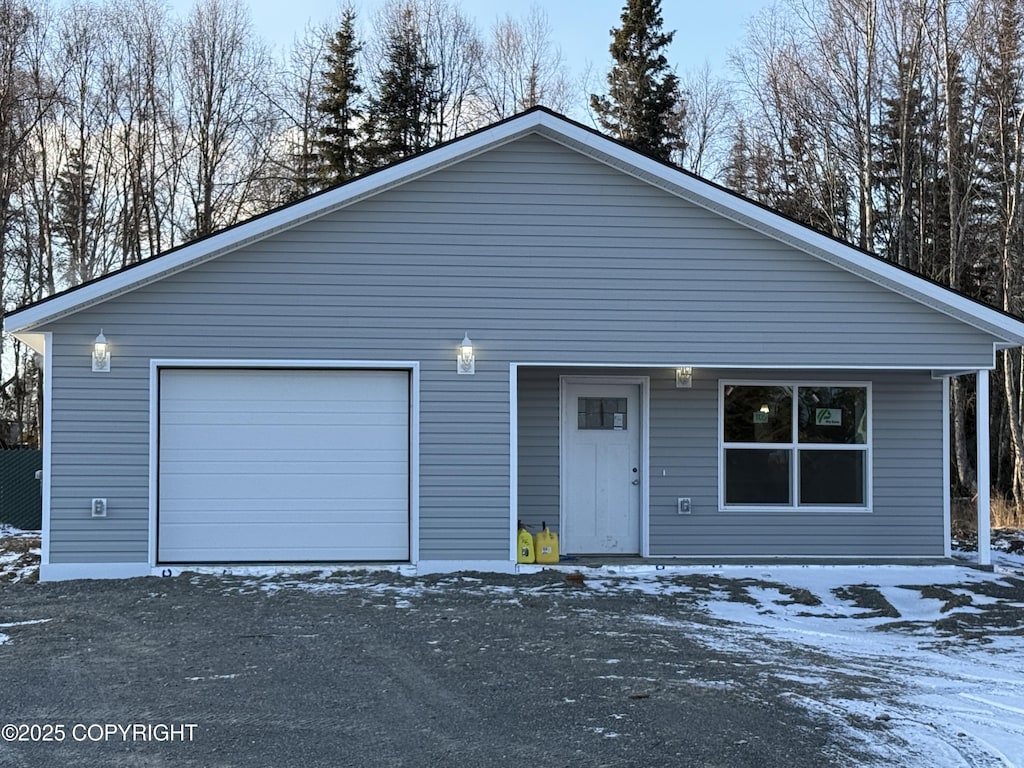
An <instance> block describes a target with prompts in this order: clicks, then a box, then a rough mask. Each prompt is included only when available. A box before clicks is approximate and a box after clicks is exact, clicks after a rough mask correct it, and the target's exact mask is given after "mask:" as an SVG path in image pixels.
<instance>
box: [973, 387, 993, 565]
mask: <svg viewBox="0 0 1024 768" xmlns="http://www.w3.org/2000/svg"><path fill="white" fill-rule="evenodd" d="M988 383H989V382H988V371H978V382H977V394H976V396H975V403H976V409H977V415H976V417H975V420H974V421H975V435H976V438H975V443H976V445H975V447H976V449H977V456H976V460H975V466H976V470H975V474H976V477H977V485H978V505H977V513H978V565H992V508H991V505H990V494H991V491H992V477H991V470H990V467H989V461H990V459H989V457H990V455H991V443H990V440H991V438H990V436H989V422H990V415H989V386H988Z"/></svg>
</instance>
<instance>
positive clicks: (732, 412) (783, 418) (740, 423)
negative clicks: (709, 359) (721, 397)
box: [724, 385, 793, 443]
mask: <svg viewBox="0 0 1024 768" xmlns="http://www.w3.org/2000/svg"><path fill="white" fill-rule="evenodd" d="M724 413H725V425H724V426H725V441H726V442H727V443H791V442H793V388H792V387H764V386H759V387H753V386H750V387H747V386H742V387H741V386H732V385H728V386H726V388H725V409H724Z"/></svg>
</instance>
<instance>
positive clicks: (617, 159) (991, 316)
mask: <svg viewBox="0 0 1024 768" xmlns="http://www.w3.org/2000/svg"><path fill="white" fill-rule="evenodd" d="M544 118H545V119H543V120H542V121H541V130H540V133H541V134H542V135H544V136H545V137H547V138H549V139H551V140H553V141H556V142H558V143H561V144H563V145H565V146H567V147H569V148H571V149H576V150H577V151H581V152H583V153H584V154H586V155H588V156H589V157H592V158H593V159H595V160H598V161H599V162H604V163H605V164H607V165H610V166H612V167H613V168H616V169H617V170H620V171H623V172H624V173H627V174H629V175H631V176H634V177H636V178H637V179H640V180H641V181H645V182H647V183H649V184H653V185H654V186H656V187H658V188H660V189H663V190H665V191H666V192H669V193H670V194H674V195H676V196H678V197H682V198H683V199H685V200H687V201H689V202H691V203H693V204H694V205H698V206H700V207H702V208H706V209H708V210H710V211H712V212H713V213H717V214H718V215H720V216H723V217H724V218H727V219H730V220H732V221H735V222H736V223H738V224H741V225H743V226H745V227H747V228H749V229H754V230H756V231H758V232H761V233H762V234H765V235H767V236H769V237H771V238H773V239H775V240H780V241H782V242H784V243H786V244H787V245H790V246H792V247H794V248H797V249H798V250H801V251H804V252H805V253H808V254H810V255H812V256H815V257H817V258H819V259H821V260H822V261H825V262H828V263H830V264H833V265H834V266H837V267H839V268H841V269H844V270H846V271H848V272H852V273H853V274H856V275H858V276H860V277H863V278H864V279H866V280H869V281H871V282H873V283H876V284H877V285H880V286H882V287H883V288H888V289H889V290H892V291H895V292H897V293H899V294H901V295H903V296H906V297H907V298H909V299H913V300H914V301H917V302H918V303H920V304H924V305H926V306H928V307H931V308H932V309H935V310H937V311H939V312H941V313H943V314H946V315H949V316H950V317H953V318H955V319H957V320H960V321H962V322H964V323H967V324H968V325H971V326H973V327H975V328H977V329H979V330H982V331H984V332H986V333H990V334H992V335H993V336H996V337H997V338H999V339H1000V340H1002V341H1004V342H1007V343H1009V344H1010V345H1011V346H1021V345H1024V322H1022V321H1020V320H1015V319H1013V318H1010V317H1007V316H1006V315H1003V314H1002V313H1000V312H996V311H995V310H992V309H989V308H988V307H986V306H985V305H983V304H980V303H978V302H976V301H973V300H972V299H968V298H966V297H964V296H961V295H959V294H958V293H956V292H954V291H952V290H949V289H948V288H944V287H942V286H940V285H936V284H934V283H931V282H929V281H928V280H925V279H924V278H921V277H918V276H916V275H914V274H911V273H909V272H906V271H904V270H902V269H900V268H899V267H896V266H895V265H893V264H889V263H888V262H886V261H883V260H882V259H880V258H876V257H874V256H870V255H868V254H866V253H864V252H862V251H860V250H858V249H856V248H854V247H852V246H849V245H846V244H844V243H842V242H840V241H838V240H834V239H833V238H831V237H828V236H827V235H823V234H821V233H819V232H816V231H815V230H813V229H810V228H808V227H805V226H804V225H802V224H799V223H797V222H795V221H793V220H791V219H788V218H786V217H785V216H783V215H781V214H778V213H775V212H773V211H771V210H769V209H767V208H764V207H762V206H760V205H758V204H756V203H754V202H752V201H749V200H746V199H744V198H743V197H740V196H738V195H734V194H732V193H731V192H728V191H727V190H725V189H723V188H721V187H719V186H717V185H716V184H714V183H712V182H709V181H706V180H704V179H701V178H698V177H696V176H693V175H690V174H688V173H685V172H682V171H679V170H677V169H675V168H673V167H671V166H668V165H665V164H663V163H660V162H658V161H657V160H654V159H652V158H649V157H646V156H644V155H641V154H638V153H636V152H634V151H633V150H630V149H628V148H627V147H624V146H622V145H620V144H617V143H616V142H614V141H610V140H607V139H605V138H604V137H601V136H595V135H594V134H593V133H591V132H590V131H589V130H587V129H585V128H583V127H582V126H579V125H575V124H572V123H566V122H564V121H562V120H560V119H559V118H557V117H555V116H554V115H548V114H546V115H544Z"/></svg>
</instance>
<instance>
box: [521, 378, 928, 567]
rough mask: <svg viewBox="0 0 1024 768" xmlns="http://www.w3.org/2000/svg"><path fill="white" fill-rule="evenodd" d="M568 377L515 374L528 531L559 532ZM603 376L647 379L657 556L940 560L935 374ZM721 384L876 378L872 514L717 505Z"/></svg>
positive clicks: (652, 529) (652, 548)
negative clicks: (681, 379)
mask: <svg viewBox="0 0 1024 768" xmlns="http://www.w3.org/2000/svg"><path fill="white" fill-rule="evenodd" d="M565 372H567V371H558V370H552V369H526V370H524V371H523V372H522V374H521V375H520V378H519V389H520V399H519V403H520V415H519V429H520V444H519V478H518V489H519V517H520V519H521V520H522V521H523V522H524V523H526V524H527V525H529V526H530V527H531V528H533V529H536V528H539V526H540V521H541V519H542V516H546V520H547V521H548V525H549V526H550V527H552V528H555V529H556V530H557V521H558V512H557V510H558V508H559V479H558V471H557V468H558V428H559V427H558V402H559V374H560V373H565ZM568 372H569V373H572V374H573V375H579V374H580V371H577V370H573V371H568ZM595 372H596V371H587V373H595ZM603 373H604V374H605V375H608V374H612V375H615V374H622V375H638V374H639V375H646V376H649V377H650V384H651V386H650V397H651V402H650V420H651V421H650V442H649V446H650V468H651V470H650V476H649V483H650V552H651V555H652V556H691V557H715V556H752V557H769V556H793V557H799V556H804V557H845V556H855V557H892V556H919V557H941V556H942V554H943V552H944V544H945V542H944V540H943V518H942V464H943V458H942V419H943V414H942V384H941V382H939V381H936V380H933V379H932V378H931V377H930V375H929V374H928V373H926V372H913V371H911V372H871V373H866V372H863V371H854V372H835V371H825V372H823V371H743V372H738V371H722V370H698V371H696V372H695V374H694V381H693V387H692V389H676V388H675V380H674V377H673V372H672V371H669V370H665V369H650V370H630V371H628V373H627V371H620V370H616V371H604V372H603ZM721 379H726V380H744V379H748V380H762V381H772V380H777V381H786V382H796V383H799V382H801V381H870V382H871V384H872V407H873V408H872V410H873V421H872V424H873V431H874V434H873V445H872V448H873V457H872V471H873V479H874V488H873V496H872V511H871V512H844V511H828V512H821V511H796V512H794V511H775V510H771V509H765V510H758V511H727V510H720V509H719V506H718V476H719V474H718V473H719V459H718V397H719V388H718V383H719V380H721ZM552 465H553V466H554V471H552ZM679 497H689V498H690V499H691V504H692V512H691V514H689V515H679V514H678V513H677V503H676V502H677V499H678V498H679ZM552 510H553V511H552Z"/></svg>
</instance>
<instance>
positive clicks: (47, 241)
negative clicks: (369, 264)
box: [0, 0, 1024, 504]
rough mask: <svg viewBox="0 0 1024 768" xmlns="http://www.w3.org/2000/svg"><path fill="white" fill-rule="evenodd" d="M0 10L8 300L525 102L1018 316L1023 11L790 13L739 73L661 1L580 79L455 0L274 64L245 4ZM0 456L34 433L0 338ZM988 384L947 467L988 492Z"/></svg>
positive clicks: (958, 426)
mask: <svg viewBox="0 0 1024 768" xmlns="http://www.w3.org/2000/svg"><path fill="white" fill-rule="evenodd" d="M55 2H56V0H0V260H2V263H0V267H2V270H0V275H2V280H3V283H2V286H0V287H2V295H3V303H4V307H5V308H7V309H10V308H12V307H14V306H20V305H22V304H24V303H27V302H29V301H34V300H37V299H40V298H43V297H45V296H48V295H50V294H52V293H54V292H55V291H57V290H60V289H62V288H65V287H68V286H72V285H76V284H79V283H81V282H83V281H86V280H89V279H92V278H95V277H97V276H100V275H102V274H105V273H106V272H109V271H110V270H112V269H116V268H119V267H121V266H124V265H128V264H131V263H134V262H137V261H139V260H140V259H143V258H146V257H149V256H152V255H154V254H156V253H158V252H161V251H163V250H166V249H167V248H169V247H172V246H175V245H178V244H180V243H182V242H185V241H187V240H189V239H191V238H194V237H197V236H201V235H204V234H207V233H209V232H212V231H215V230H217V229H219V228H222V227H224V226H227V225H230V224H232V223H235V222H237V221H239V220H242V219H245V218H248V217H250V216H251V215H253V214H256V213H259V212H261V211H264V210H267V209H268V208H271V207H273V206H276V205H279V204H281V203H283V202H288V201H290V200H294V199H298V198H301V197H303V196H305V195H308V194H310V193H312V192H315V191H317V190H319V189H322V188H324V187H326V186H329V185H332V184H334V183H337V182H340V181H344V180H346V179H348V178H352V177H353V176H356V175H359V174H361V173H364V172H366V171H369V170H372V169H374V168H378V167H382V166H384V165H386V164H388V163H390V162H393V161H395V160H398V159H401V158H402V157H406V156H409V155H412V154H415V153H416V152H419V151H421V150H423V149H425V148H427V147H430V146H433V145H435V144H438V143H440V142H443V141H447V140H449V139H452V138H454V137H456V136H458V135H461V134H463V133H465V132H468V131H470V130H473V129H476V128H478V127H481V126H483V125H486V124H489V123H491V122H493V121H495V120H497V119H501V118H504V117H507V116H509V115H511V114H515V113H516V112H519V111H521V110H523V109H526V108H528V107H530V106H533V105H535V104H544V105H546V106H549V107H551V108H553V109H555V110H557V111H561V112H565V113H567V114H569V115H570V116H572V117H575V118H577V119H580V120H582V121H583V122H587V123H592V124H594V125H595V126H596V127H598V128H599V129H600V130H603V131H605V132H607V133H609V134H610V135H612V136H614V137H615V138H618V139H620V140H623V141H625V142H627V143H629V144H631V145H633V146H635V147H637V148H638V149H640V150H641V151H644V152H646V153H648V154H651V155H653V156H655V157H658V158H661V159H665V160H668V161H670V162H673V163H676V164H678V165H680V166H682V167H684V168H686V169H688V170H692V171H694V172H697V173H700V174H703V175H705V176H708V177H710V178H713V179H715V180H717V181H719V182H720V183H722V184H724V185H726V186H727V187H729V188H731V189H733V190H735V191H737V192H739V193H741V194H744V195H746V196H749V197H751V198H753V199H755V200H758V201H760V202H763V203H765V204H766V205H768V206H770V207H773V208H776V209H778V210H780V211H782V212H783V213H785V214H787V215H789V216H792V217H794V218H796V219H798V220H800V221H803V222H805V223H808V224H810V225H811V226H814V227H816V228H818V229H821V230H823V231H825V232H827V233H830V234H832V235H834V236H835V237H837V238H841V239H843V240H846V241H848V242H850V243H852V244H854V245H857V246H860V247H862V248H866V249H870V250H873V251H875V252H876V253H878V254H879V255H881V256H882V257H883V258H885V259H888V260H890V261H892V262H894V263H896V264H899V265H901V266H903V267H906V268H908V269H911V270H914V271H916V272H918V273H921V274H923V275H925V276H927V277H929V278H932V279H934V280H936V281H938V282H940V283H942V284H944V285H948V286H950V287H952V288H954V289H956V290H959V291H962V292H964V293H966V294H968V295H970V296H973V297H975V298H978V299H981V300H982V301H985V302H987V303H989V304H991V305H993V306H996V307H999V308H1001V309H1004V310H1006V311H1008V312H1011V313H1013V314H1015V315H1018V316H1019V315H1021V313H1022V309H1024V307H1022V306H1021V304H1022V292H1024V291H1022V285H1021V283H1022V280H1024V276H1022V272H1024V271H1022V269H1021V268H1020V258H1019V255H1020V253H1021V245H1022V234H1024V228H1022V221H1021V211H1020V205H1019V201H1020V198H1021V193H1022V191H1024V178H1022V173H1024V171H1022V169H1021V154H1022V152H1024V92H1022V90H1024V86H1022V80H1024V77H1022V75H1024V20H1022V19H1024V0H788V1H787V0H783V2H782V3H780V4H779V5H778V6H776V7H775V8H774V9H773V10H771V11H769V12H766V13H764V14H762V15H761V16H759V17H757V18H756V19H754V20H753V21H752V22H751V24H750V27H749V30H748V35H747V39H746V41H745V43H744V45H743V46H742V47H741V49H740V50H738V51H736V52H735V55H734V56H733V61H732V74H730V75H727V76H726V77H725V78H721V79H720V78H716V77H713V76H712V75H711V74H710V73H709V72H708V71H707V69H705V70H703V71H698V72H684V73H677V72H676V71H675V70H674V69H673V67H672V64H671V62H669V61H668V60H667V58H666V56H667V46H668V44H669V43H670V42H671V41H672V39H673V35H678V36H679V40H678V41H677V42H682V43H683V44H685V38H686V37H688V36H692V35H700V34H701V30H700V29H682V30H665V29H663V24H662V18H661V11H660V0H624V6H623V12H622V15H621V17H620V18H619V19H609V27H613V28H612V29H611V30H610V32H611V34H610V36H609V40H608V41H602V42H610V47H609V53H610V57H609V61H608V62H606V63H604V65H606V66H608V67H609V70H608V73H607V78H606V79H605V80H601V79H600V78H599V77H593V76H590V75H585V76H584V77H581V78H578V79H576V78H573V77H572V76H571V75H570V73H569V70H568V68H567V66H566V64H565V62H564V61H563V59H562V57H561V55H560V52H559V49H558V46H557V41H555V40H553V38H552V36H551V32H550V29H549V27H548V25H547V21H546V19H545V18H544V15H543V13H542V12H540V11H539V10H533V11H531V13H530V14H529V15H528V16H526V17H525V18H519V19H517V18H513V17H510V16H506V17H504V18H500V19H498V20H497V21H496V22H495V23H494V24H493V25H492V26H491V28H490V29H489V30H487V31H486V32H481V31H480V29H479V28H478V27H477V26H476V25H475V24H474V23H473V22H472V21H471V20H470V19H469V18H468V17H467V16H466V15H465V14H464V13H463V11H462V10H461V8H460V7H459V6H458V4H457V0H391V1H390V2H388V3H386V4H385V5H384V6H383V8H382V9H381V11H380V12H379V13H377V14H375V15H374V16H373V17H372V18H360V17H359V16H358V15H357V13H356V12H355V11H354V10H352V9H351V8H348V9H343V10H342V12H341V14H340V16H339V18H338V19H337V20H336V21H335V22H333V23H330V24H322V25H319V26H314V27H310V28H309V29H308V30H307V31H306V33H305V34H304V35H303V36H302V37H301V38H300V39H298V40H296V42H295V44H294V45H293V46H292V47H291V49H290V50H289V51H287V52H286V53H285V55H284V58H283V59H279V58H275V57H274V56H273V55H271V53H270V51H269V49H268V47H267V46H266V45H265V44H264V43H263V42H262V41H260V40H259V39H258V38H257V37H256V36H255V35H254V34H253V33H252V27H251V20H250V17H249V13H248V10H247V8H246V6H245V5H244V4H243V3H242V2H241V0H198V1H197V3H196V5H195V6H194V7H193V8H192V10H191V12H190V13H189V14H188V15H187V16H186V17H185V18H183V19H176V18H173V17H171V16H170V15H169V14H168V12H167V10H166V8H165V7H164V5H163V4H162V2H161V0H101V1H100V2H91V3H87V2H71V3H65V4H61V5H55V4H54V3H55ZM0 344H2V345H3V346H2V348H0V353H2V355H3V359H4V371H5V374H4V376H3V378H2V379H0V385H2V390H0V398H2V399H0V408H2V413H0V417H2V418H3V419H4V420H5V421H4V422H0V425H2V424H6V425H7V426H6V428H3V429H0V440H4V441H7V442H30V441H31V440H32V439H33V435H34V434H35V433H36V432H37V429H36V423H37V420H38V401H37V397H36V390H37V386H36V385H37V382H38V375H37V371H36V370H35V361H34V358H33V356H32V355H31V354H30V351H29V350H26V349H25V348H23V347H22V346H21V345H18V344H12V343H11V341H10V339H6V340H4V341H2V342H0ZM1022 380H1024V369H1022V365H1021V356H1020V353H1019V352H1015V351H1014V352H1006V353H1000V354H999V357H998V368H997V370H996V371H995V373H994V376H993V387H992V404H991V405H992V411H993V457H992V459H993V468H994V471H995V483H996V490H997V491H998V492H1001V493H1003V494H1006V495H1009V496H1012V497H1013V498H1014V499H1015V500H1016V501H1017V502H1018V504H1020V503H1021V502H1024V432H1022V428H1021V408H1022V406H1024V402H1022V397H1024V386H1022ZM973 398H974V389H973V384H972V382H971V380H970V377H963V378H958V379H955V380H954V384H953V387H952V399H953V414H954V416H953V444H954V454H955V456H954V479H955V482H956V484H957V485H958V487H959V491H958V492H959V493H963V494H966V495H970V494H971V493H973V491H974V490H975V484H976V479H975V476H974V462H973V458H972V457H973V443H972V441H973V423H972V421H971V416H970V414H971V413H972V411H973Z"/></svg>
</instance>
